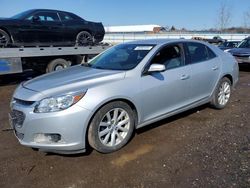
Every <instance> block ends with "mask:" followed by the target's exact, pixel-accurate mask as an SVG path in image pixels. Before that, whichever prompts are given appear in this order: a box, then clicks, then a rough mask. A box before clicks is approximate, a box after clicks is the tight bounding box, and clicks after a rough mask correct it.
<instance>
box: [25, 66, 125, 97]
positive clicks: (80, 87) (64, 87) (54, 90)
mask: <svg viewBox="0 0 250 188" xmlns="http://www.w3.org/2000/svg"><path fill="white" fill-rule="evenodd" d="M124 77H125V71H113V70H102V69H93V68H90V67H84V66H81V65H79V66H74V67H71V68H68V69H65V70H61V71H57V72H53V73H50V74H45V75H43V76H40V77H37V78H35V79H32V80H30V81H27V82H25V83H23V84H22V86H23V87H24V88H26V89H28V90H32V91H34V92H39V93H41V94H42V95H43V97H49V96H54V95H62V94H65V93H69V92H74V91H86V90H87V89H90V88H91V87H95V86H97V85H100V84H105V83H110V82H114V81H118V80H121V79H124Z"/></svg>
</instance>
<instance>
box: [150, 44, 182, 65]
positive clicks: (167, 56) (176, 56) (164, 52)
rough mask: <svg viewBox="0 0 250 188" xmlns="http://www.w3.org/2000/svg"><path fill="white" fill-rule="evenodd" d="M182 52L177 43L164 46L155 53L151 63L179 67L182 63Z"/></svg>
mask: <svg viewBox="0 0 250 188" xmlns="http://www.w3.org/2000/svg"><path fill="white" fill-rule="evenodd" d="M182 54H183V53H182V48H181V47H180V46H179V45H171V46H166V47H164V48H162V49H161V50H160V51H159V52H157V53H156V55H155V56H154V58H153V59H152V61H151V63H157V64H164V65H165V67H166V69H172V68H176V67H180V66H182V65H184V61H183V58H182V57H183V56H182Z"/></svg>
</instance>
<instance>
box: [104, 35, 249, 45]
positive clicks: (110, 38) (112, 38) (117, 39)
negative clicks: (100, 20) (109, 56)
mask: <svg viewBox="0 0 250 188" xmlns="http://www.w3.org/2000/svg"><path fill="white" fill-rule="evenodd" d="M214 36H220V37H221V38H223V39H227V40H239V41H241V40H243V39H244V38H246V37H248V36H250V33H249V34H219V33H218V34H200V33H197V34H196V33H190V34H185V33H184V34H182V33H180V34H178V33H177V34H176V33H175V34H172V33H163V34H161V33H158V34H146V33H145V34H144V33H143V34H138V33H126V34H106V35H105V37H104V42H108V43H122V42H127V41H133V40H143V39H157V38H169V39H171V38H175V39H176V38H185V39H191V38H192V37H202V38H213V37H214Z"/></svg>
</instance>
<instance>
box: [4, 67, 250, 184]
mask: <svg viewBox="0 0 250 188" xmlns="http://www.w3.org/2000/svg"><path fill="white" fill-rule="evenodd" d="M29 76H32V75H29V74H28V76H27V75H21V76H8V77H7V78H6V77H1V78H0V84H1V85H2V86H1V87H0V99H1V100H0V151H1V152H0V187H1V188H5V187H6V188H7V187H8V188H9V187H48V188H53V187H62V188H77V187H135V188H137V187H138V188H144V187H185V188H186V187H209V188H210V187H225V188H230V187H240V188H249V187H250V115H249V112H250V70H249V68H244V69H243V70H241V72H240V82H239V84H238V86H237V88H236V90H235V91H234V93H233V96H232V98H231V101H230V103H229V105H228V106H227V108H225V109H224V110H214V109H211V108H209V107H208V106H207V105H204V106H201V107H199V108H196V109H193V110H190V111H188V112H185V113H182V114H180V115H177V116H174V117H171V118H168V119H166V120H164V121H160V122H157V123H154V124H152V125H150V126H147V127H145V128H142V129H139V130H138V131H137V132H136V135H135V137H134V138H133V139H132V141H131V142H130V143H129V144H128V145H127V146H126V147H125V148H123V149H122V150H120V151H118V152H115V153H112V154H106V155H104V154H100V153H97V152H96V151H89V152H88V153H86V154H80V155H70V156H65V155H55V154H46V153H42V152H37V151H33V150H32V149H30V148H26V147H23V146H21V145H20V144H19V143H18V141H17V140H16V138H15V137H14V135H13V133H12V132H11V131H9V130H8V128H9V124H8V111H9V101H10V98H11V95H12V93H13V91H14V89H15V88H16V87H17V82H20V81H21V80H24V79H26V78H27V77H29Z"/></svg>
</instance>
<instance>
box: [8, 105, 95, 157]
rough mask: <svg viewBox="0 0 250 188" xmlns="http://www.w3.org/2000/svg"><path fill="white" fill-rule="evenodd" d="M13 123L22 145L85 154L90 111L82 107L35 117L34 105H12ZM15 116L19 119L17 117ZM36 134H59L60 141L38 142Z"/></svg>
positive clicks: (51, 150) (38, 114)
mask: <svg viewBox="0 0 250 188" xmlns="http://www.w3.org/2000/svg"><path fill="white" fill-rule="evenodd" d="M11 109H12V113H10V123H11V126H12V128H13V129H14V132H15V135H16V137H17V138H18V140H19V142H20V144H22V145H24V146H28V147H32V148H38V149H39V150H42V151H45V152H54V153H63V154H69V153H80V152H84V151H85V135H86V129H87V125H88V121H89V117H90V115H91V111H89V110H86V109H84V108H82V107H80V106H77V104H76V105H73V106H72V107H70V108H68V109H66V110H63V111H60V112H51V113H34V112H33V110H34V105H22V104H13V105H12V107H11ZM13 112H15V113H16V114H19V115H14V116H15V117H13ZM37 134H47V135H49V134H57V135H60V138H61V139H60V140H59V141H57V142H53V141H50V142H48V141H39V142H37V141H36V140H35V136H36V135H37Z"/></svg>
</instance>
